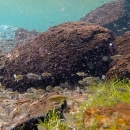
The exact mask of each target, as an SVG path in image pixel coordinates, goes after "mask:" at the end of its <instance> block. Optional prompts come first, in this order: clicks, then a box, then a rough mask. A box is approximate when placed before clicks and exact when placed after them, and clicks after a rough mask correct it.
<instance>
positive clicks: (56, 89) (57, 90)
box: [53, 86, 64, 93]
mask: <svg viewBox="0 0 130 130" xmlns="http://www.w3.org/2000/svg"><path fill="white" fill-rule="evenodd" d="M53 90H54V91H55V92H61V93H62V92H63V91H64V90H63V89H62V88H61V87H60V86H55V87H54V88H53Z"/></svg>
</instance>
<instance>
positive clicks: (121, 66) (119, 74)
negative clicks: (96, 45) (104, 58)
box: [107, 54, 130, 79]
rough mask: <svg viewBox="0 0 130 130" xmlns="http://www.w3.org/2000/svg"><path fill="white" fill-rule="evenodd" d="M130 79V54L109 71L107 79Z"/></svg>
mask: <svg viewBox="0 0 130 130" xmlns="http://www.w3.org/2000/svg"><path fill="white" fill-rule="evenodd" d="M114 78H115V79H116V78H119V79H126V78H129V79H130V54H126V55H125V56H124V57H123V58H122V59H120V60H118V61H117V62H116V64H115V65H114V66H113V67H112V68H111V69H110V70H109V71H108V73H107V79H114Z"/></svg>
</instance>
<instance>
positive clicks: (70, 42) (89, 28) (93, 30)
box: [1, 22, 115, 91]
mask: <svg viewBox="0 0 130 130" xmlns="http://www.w3.org/2000/svg"><path fill="white" fill-rule="evenodd" d="M114 40H115V37H114V35H113V33H112V32H111V31H109V30H108V29H105V28H103V27H101V26H98V25H94V24H90V23H84V22H68V23H64V24H60V25H58V26H54V27H52V28H50V29H49V30H48V31H46V32H44V33H42V34H40V35H38V36H37V37H36V38H35V39H34V40H31V41H29V42H27V43H26V44H24V45H23V46H20V47H17V48H15V49H14V50H12V51H11V52H9V53H8V54H7V55H6V56H5V68H4V70H2V71H1V75H3V76H4V78H3V81H2V84H3V85H5V86H6V87H7V88H9V87H11V88H13V89H14V90H19V91H24V90H26V89H27V88H29V87H32V86H33V87H36V86H42V87H45V86H47V85H50V84H51V85H58V84H59V83H60V82H65V81H68V82H70V83H76V82H77V81H78V79H79V77H78V76H77V75H76V73H77V72H78V71H80V72H81V71H84V72H86V73H88V75H91V76H101V75H103V74H106V72H107V71H108V70H109V62H105V61H103V60H102V57H103V56H104V55H105V56H110V55H112V54H113V53H114V48H112V47H110V46H109V44H110V43H111V42H113V41H114ZM43 72H49V73H52V78H50V79H46V78H45V79H44V78H42V79H41V80H29V79H27V78H26V77H25V78H24V79H23V80H21V81H19V82H16V81H15V80H14V77H13V75H14V74H16V75H17V74H22V75H26V74H28V73H35V74H38V75H41V74H42V73H43Z"/></svg>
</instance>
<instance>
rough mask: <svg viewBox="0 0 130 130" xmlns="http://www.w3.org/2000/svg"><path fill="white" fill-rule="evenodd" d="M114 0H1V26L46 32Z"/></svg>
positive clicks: (76, 19)
mask: <svg viewBox="0 0 130 130" xmlns="http://www.w3.org/2000/svg"><path fill="white" fill-rule="evenodd" d="M109 1H112V0H38V1H37V0H0V24H1V25H9V26H17V27H20V28H25V29H28V30H33V29H36V30H37V31H45V30H47V29H48V27H50V26H54V25H57V24H59V23H63V22H67V21H78V20H79V19H80V18H81V17H83V16H84V15H85V14H87V13H88V12H90V11H91V10H94V9H95V8H96V7H99V6H101V5H103V4H104V3H107V2H109Z"/></svg>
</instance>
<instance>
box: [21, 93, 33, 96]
mask: <svg viewBox="0 0 130 130" xmlns="http://www.w3.org/2000/svg"><path fill="white" fill-rule="evenodd" d="M23 96H25V97H34V96H35V95H34V93H24V94H23Z"/></svg>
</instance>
